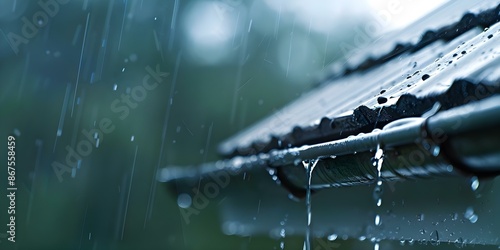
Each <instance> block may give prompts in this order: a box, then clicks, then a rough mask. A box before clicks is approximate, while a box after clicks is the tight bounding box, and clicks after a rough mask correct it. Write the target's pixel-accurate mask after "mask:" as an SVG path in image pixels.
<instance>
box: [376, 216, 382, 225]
mask: <svg viewBox="0 0 500 250" xmlns="http://www.w3.org/2000/svg"><path fill="white" fill-rule="evenodd" d="M380 224H381V220H380V215H378V214H377V215H375V226H380Z"/></svg>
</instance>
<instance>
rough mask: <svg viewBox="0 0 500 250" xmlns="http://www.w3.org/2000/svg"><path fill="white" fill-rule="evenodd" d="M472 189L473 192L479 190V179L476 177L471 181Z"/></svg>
mask: <svg viewBox="0 0 500 250" xmlns="http://www.w3.org/2000/svg"><path fill="white" fill-rule="evenodd" d="M470 182H471V183H470V187H471V189H472V191H476V190H477V188H479V180H478V178H477V176H474V177H472V178H471V179H470Z"/></svg>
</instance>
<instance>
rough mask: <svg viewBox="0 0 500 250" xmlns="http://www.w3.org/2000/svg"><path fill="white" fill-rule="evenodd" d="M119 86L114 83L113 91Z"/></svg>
mask: <svg viewBox="0 0 500 250" xmlns="http://www.w3.org/2000/svg"><path fill="white" fill-rule="evenodd" d="M117 88H118V85H117V84H116V83H115V84H114V85H113V91H116V89H117Z"/></svg>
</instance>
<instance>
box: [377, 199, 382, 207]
mask: <svg viewBox="0 0 500 250" xmlns="http://www.w3.org/2000/svg"><path fill="white" fill-rule="evenodd" d="M381 205H382V199H378V200H377V207H380V206H381Z"/></svg>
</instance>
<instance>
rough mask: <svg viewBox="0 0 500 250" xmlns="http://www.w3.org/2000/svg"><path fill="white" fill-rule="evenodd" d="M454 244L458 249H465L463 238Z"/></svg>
mask: <svg viewBox="0 0 500 250" xmlns="http://www.w3.org/2000/svg"><path fill="white" fill-rule="evenodd" d="M454 243H455V246H456V247H458V248H462V247H464V240H463V239H462V237H459V238H457V239H456V240H455V242H454Z"/></svg>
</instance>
